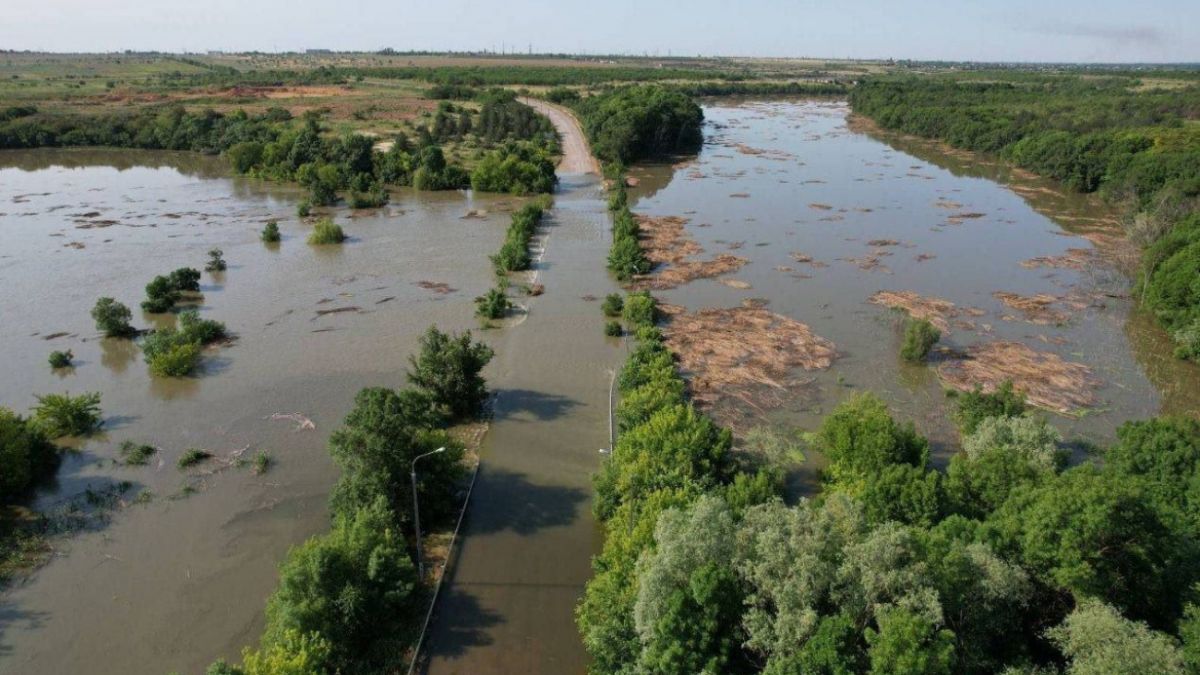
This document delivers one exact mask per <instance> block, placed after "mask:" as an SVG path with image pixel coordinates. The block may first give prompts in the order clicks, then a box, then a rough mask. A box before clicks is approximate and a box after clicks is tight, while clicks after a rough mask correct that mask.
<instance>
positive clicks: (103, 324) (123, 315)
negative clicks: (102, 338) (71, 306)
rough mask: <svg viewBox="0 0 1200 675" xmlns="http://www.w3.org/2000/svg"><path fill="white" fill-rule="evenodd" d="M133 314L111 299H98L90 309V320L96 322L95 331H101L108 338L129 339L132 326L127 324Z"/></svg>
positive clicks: (132, 330)
mask: <svg viewBox="0 0 1200 675" xmlns="http://www.w3.org/2000/svg"><path fill="white" fill-rule="evenodd" d="M132 318H133V312H130V311H129V308H128V307H126V306H125V305H122V304H121V303H119V302H117V301H116V300H114V299H112V298H108V297H105V298H100V299H99V300H97V301H96V305H95V306H94V307H92V319H94V320H95V321H96V329H97V330H100V331H103V332H104V334H105V335H106V336H108V337H129V336H130V335H133V334H134V333H135V332H136V331H134V329H133V326H131V325H130V324H129V321H130V319H132Z"/></svg>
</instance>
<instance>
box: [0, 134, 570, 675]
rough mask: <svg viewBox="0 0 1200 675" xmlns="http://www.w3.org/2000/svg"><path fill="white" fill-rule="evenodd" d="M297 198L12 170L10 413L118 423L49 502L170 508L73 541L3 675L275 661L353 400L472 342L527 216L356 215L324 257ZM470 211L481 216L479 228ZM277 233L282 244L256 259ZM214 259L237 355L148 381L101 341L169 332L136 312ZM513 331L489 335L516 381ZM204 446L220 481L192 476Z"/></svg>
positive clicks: (51, 155) (195, 182) (210, 180)
mask: <svg viewBox="0 0 1200 675" xmlns="http://www.w3.org/2000/svg"><path fill="white" fill-rule="evenodd" d="M301 197H302V194H301V193H300V192H298V191H297V190H296V189H294V188H288V187H286V186H281V185H279V184H271V183H263V182H260V181H252V180H247V179H242V178H236V177H231V176H229V175H228V171H227V169H226V168H225V164H224V162H222V161H221V160H219V159H216V158H208V157H202V156H199V155H194V154H173V153H146V152H132V151H130V152H126V151H112V150H101V151H95V150H88V151H36V152H6V153H2V154H0V223H2V224H3V232H4V246H3V248H2V249H0V287H3V288H4V291H5V292H4V293H3V294H2V295H0V317H3V320H2V321H0V346H2V348H3V353H4V355H5V357H4V359H3V360H2V361H0V405H2V406H5V407H9V408H12V409H14V410H17V411H19V412H24V411H26V410H27V409H28V408H29V407H30V406H31V405H33V404H34V403H35V399H34V395H35V394H46V393H52V392H63V391H69V392H71V393H82V392H85V391H98V392H100V393H101V395H102V403H101V405H102V408H103V410H104V417H105V425H104V433H103V434H100V435H98V436H96V437H94V438H92V439H89V440H87V441H86V442H84V443H82V444H81V446H80V448H79V450H78V452H75V453H71V454H69V455H68V456H67V457H66V459H65V461H64V464H63V467H62V469H61V471H60V472H59V475H58V479H57V483H56V485H55V486H54V487H53V489H51V490H48V491H46V492H45V493H44V494H43V495H41V496H40V498H39V504H40V505H41V506H43V507H46V508H52V507H53V506H54V505H56V504H61V503H63V502H64V501H67V500H69V499H71V498H72V497H75V496H77V495H79V494H81V493H83V492H84V491H85V490H87V489H89V488H90V489H92V490H94V491H103V490H105V489H108V488H111V487H112V486H113V485H114V484H115V483H116V482H117V481H130V482H131V483H132V484H133V487H132V488H131V489H130V490H129V491H128V492H126V493H125V499H126V500H127V501H129V500H132V499H133V498H135V497H136V496H137V495H138V494H139V493H142V492H149V493H152V495H153V499H152V500H151V501H150V502H149V503H145V504H141V503H138V504H133V503H130V504H127V505H126V506H124V507H122V508H118V509H116V510H115V512H113V513H112V514H111V517H110V518H109V519H108V520H107V522H106V523H103V524H98V525H96V526H95V527H93V528H91V529H90V530H89V531H85V532H83V533H78V534H76V535H74V536H70V537H64V538H59V539H56V541H55V543H56V549H57V550H56V552H55V555H54V558H53V559H52V560H51V561H50V562H49V563H48V564H47V565H46V566H45V567H43V568H41V569H39V570H37V571H36V572H35V573H34V574H33V575H32V576H31V577H30V578H29V579H27V580H25V581H23V582H18V584H17V585H16V586H15V587H14V588H12V589H10V590H8V591H7V592H5V593H4V594H3V595H0V671H2V672H5V673H13V674H17V673H78V672H95V673H118V672H147V673H164V672H170V671H179V672H181V673H195V672H202V671H203V669H204V667H205V665H207V664H208V663H210V662H211V661H212V660H213V659H215V658H217V657H222V656H223V657H226V658H235V657H237V656H238V654H239V653H240V650H241V648H242V646H244V645H251V644H254V643H256V642H257V640H258V636H259V633H260V632H261V628H262V609H263V606H264V601H265V600H266V598H267V596H268V595H269V594H270V593H271V591H272V590H273V589H274V588H275V585H276V581H277V575H276V566H277V564H278V563H279V561H280V560H282V559H283V556H284V554H285V552H286V551H287V549H288V548H289V547H290V546H292V545H295V544H298V543H300V542H301V541H303V540H304V539H305V538H306V537H308V536H310V535H312V534H315V533H318V532H323V531H325V530H327V529H328V521H327V513H328V512H327V508H326V498H327V494H328V491H329V488H330V486H331V485H332V483H333V481H334V479H335V478H336V470H335V468H334V467H333V465H332V463H331V461H330V460H329V458H328V455H327V453H326V450H325V441H326V439H327V438H328V435H329V433H330V432H331V431H332V430H333V429H334V427H335V426H336V425H337V423H338V422H339V421H340V420H341V418H342V417H343V416H344V414H345V413H346V411H347V410H349V408H350V406H351V404H352V402H353V397H354V394H355V393H356V392H357V391H358V390H359V389H360V388H362V387H364V386H401V385H403V384H404V374H403V373H404V368H405V366H406V360H407V357H408V355H409V354H411V353H412V352H413V351H414V349H415V346H416V342H417V338H418V336H419V335H420V333H421V332H423V331H424V330H425V329H426V328H427V327H428V326H429V325H431V324H437V325H438V326H439V327H440V328H442V329H454V330H461V329H465V328H474V327H477V322H476V320H475V319H474V318H473V310H474V306H473V304H472V298H473V297H474V296H476V295H478V294H480V293H482V292H483V291H485V290H486V289H488V288H489V287H491V286H492V284H493V276H492V270H491V265H490V264H489V262H488V260H487V256H488V255H489V254H490V253H493V252H494V251H495V250H496V249H497V248H498V247H499V245H500V243H501V241H502V240H503V237H504V231H505V228H506V227H507V224H508V218H509V216H508V213H507V211H510V210H511V209H512V208H514V207H515V206H517V205H519V201H518V200H516V199H511V198H504V197H481V196H475V197H471V196H470V195H466V194H463V193H424V194H417V193H408V192H404V191H397V192H396V193H394V194H393V198H394V201H393V203H392V204H390V205H389V206H387V207H385V208H384V209H381V210H378V211H361V212H357V213H351V212H350V211H347V210H339V211H338V212H337V213H335V214H334V215H335V218H336V220H337V221H338V222H339V223H340V224H342V225H343V227H344V229H345V230H346V232H347V234H348V235H349V236H350V240H349V241H348V242H347V243H345V244H344V245H342V246H340V247H339V246H331V247H312V246H309V245H307V244H306V243H305V237H306V235H307V231H308V229H309V226H308V225H306V224H304V223H301V222H300V221H299V220H298V219H297V218H296V216H295V208H296V204H297V202H298V201H299V200H300V198H301ZM473 209H474V210H483V211H486V213H485V214H484V215H483V216H482V217H473V218H463V216H464V215H465V214H467V212H468V211H470V210H473ZM270 218H277V219H278V220H279V226H280V230H281V231H282V234H283V241H282V243H281V244H279V245H271V246H268V245H264V244H263V243H261V242H260V241H259V231H260V230H261V229H262V227H263V224H264V223H265V222H266V221H267V220H268V219H270ZM213 247H217V248H220V249H222V250H223V251H224V254H225V259H226V260H227V261H228V263H229V269H228V270H227V271H226V272H224V273H219V274H208V273H205V274H204V276H203V279H202V280H201V286H202V290H203V293H204V300H203V303H202V304H201V305H200V314H201V316H203V317H206V318H213V319H218V320H220V321H224V322H225V323H226V325H227V326H228V328H229V330H230V331H231V332H232V333H233V334H234V335H235V336H236V339H235V340H234V341H233V342H232V344H230V345H228V346H222V347H218V348H214V349H210V350H209V351H208V352H206V354H205V356H204V360H203V367H202V369H201V372H200V373H199V374H198V376H196V377H192V378H184V379H163V378H154V377H151V376H150V374H149V373H148V371H147V367H146V364H145V363H144V362H143V360H142V357H141V354H140V351H139V350H138V349H137V348H136V347H135V346H133V345H132V344H131V343H130V342H129V341H125V340H114V339H104V338H102V337H101V336H100V335H99V334H98V333H97V331H96V329H95V326H94V324H93V321H92V319H91V317H90V316H89V311H90V309H91V307H92V305H93V304H94V303H95V301H96V299H97V298H98V297H100V296H112V297H114V298H117V299H118V300H120V301H122V302H124V303H125V304H126V305H128V306H130V307H131V308H133V309H134V324H135V325H136V326H139V327H144V326H154V325H160V322H162V321H164V319H162V318H159V317H151V316H143V315H142V314H141V312H140V310H139V309H138V308H137V307H138V304H139V303H140V301H141V300H142V298H143V287H144V286H145V284H146V283H147V282H149V281H150V279H151V278H152V277H153V276H154V275H156V274H164V273H167V272H169V271H171V270H173V269H175V268H177V267H182V266H191V267H196V268H198V269H199V268H203V266H204V262H205V259H206V252H207V251H208V250H209V249H210V248H213ZM422 282H429V283H432V284H446V286H445V287H441V289H440V290H438V289H437V288H434V289H430V288H426V287H423V285H422ZM428 285H429V284H428V283H427V284H425V286H428ZM348 308H349V309H348ZM325 310H339V311H335V312H332V313H325V314H319V313H318V312H322V311H325ZM166 320H167V321H169V320H170V319H166ZM511 334H512V331H486V332H484V333H483V335H484V338H485V339H486V340H488V341H489V342H490V343H492V344H493V346H494V347H495V348H496V350H497V352H498V353H499V354H500V359H501V360H504V359H510V358H511V356H509V355H508V354H509V347H508V342H509V341H510V339H511V338H510V335H511ZM65 349H71V350H72V351H73V352H74V354H75V364H76V365H75V367H74V368H73V369H71V370H69V371H65V372H54V371H52V370H51V369H50V368H49V366H48V365H47V362H46V359H47V356H48V355H49V353H50V352H51V351H52V350H65ZM515 367H516V366H515V365H512V364H496V366H494V367H493V368H491V369H489V377H493V378H494V377H499V376H501V374H502V373H503V371H504V370H505V369H510V368H515ZM275 413H285V414H290V413H299V414H301V415H303V416H306V417H308V418H310V419H311V420H312V422H313V424H314V425H315V429H298V428H297V427H298V423H297V422H295V421H293V420H289V419H271V416H272V415H273V414H275ZM126 439H132V440H135V441H137V442H144V443H149V444H151V445H155V446H157V447H158V448H160V452H159V453H158V455H157V456H156V457H155V458H154V459H153V460H152V461H151V464H150V465H149V466H144V467H122V466H117V465H115V463H114V462H113V460H114V458H115V457H116V446H117V445H118V444H119V443H120V442H121V441H123V440H126ZM187 448H204V449H207V450H209V451H211V452H212V453H214V455H216V456H217V461H213V462H210V463H209V464H208V465H206V467H204V468H202V469H201V470H197V471H190V472H184V471H181V470H179V469H178V468H177V467H176V460H177V458H178V457H179V456H180V454H182V453H183V452H184V451H185V449H187ZM259 450H265V451H268V452H269V453H270V454H271V455H272V457H273V458H274V459H275V462H276V464H275V466H274V467H273V468H272V469H271V470H270V471H268V472H267V473H265V474H264V475H261V476H255V475H254V474H253V472H252V471H251V470H250V469H249V468H248V467H246V468H238V467H235V466H229V467H228V468H224V466H225V464H227V463H230V462H224V461H221V460H226V459H229V458H232V457H233V456H234V455H235V454H236V453H237V452H239V451H243V452H244V456H245V457H246V458H249V457H250V456H251V455H252V454H253V453H255V452H257V451H259ZM593 452H594V450H593ZM216 469H219V470H216ZM210 470H216V471H214V472H212V473H210V474H209V473H208V472H209V471H210ZM205 474H208V475H205ZM185 485H187V486H190V487H191V488H192V489H195V490H196V492H195V493H194V494H191V495H190V496H188V495H186V494H185V491H184V486H185ZM173 497H175V498H173Z"/></svg>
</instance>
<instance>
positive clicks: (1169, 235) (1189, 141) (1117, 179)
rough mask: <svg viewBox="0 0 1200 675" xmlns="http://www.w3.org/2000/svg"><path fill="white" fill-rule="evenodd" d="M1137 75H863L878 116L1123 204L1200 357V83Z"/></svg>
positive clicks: (1169, 313) (1146, 287)
mask: <svg viewBox="0 0 1200 675" xmlns="http://www.w3.org/2000/svg"><path fill="white" fill-rule="evenodd" d="M1141 84H1142V83H1141V82H1140V81H1139V80H1136V79H1133V78H1129V77H1087V78H1084V77H1079V76H1061V75H1053V76H1052V75H1033V74H1016V75H1007V74H996V73H992V74H989V75H988V77H987V79H977V78H975V77H960V78H953V79H951V78H942V77H937V78H933V77H925V78H915V77H884V78H876V79H869V80H867V81H865V82H863V83H862V84H860V85H859V86H857V87H855V88H854V90H853V91H852V92H851V94H850V102H851V105H852V106H853V108H854V110H855V111H856V112H859V113H862V114H864V115H866V116H868V117H870V118H872V119H874V120H875V121H876V122H877V123H879V125H880V126H882V127H884V128H887V129H895V130H899V131H903V132H905V133H911V134H916V135H919V136H924V137H927V138H936V139H940V140H943V141H946V142H948V143H950V144H951V145H953V146H955V147H959V148H966V149H969V150H976V151H982V152H991V153H998V154H999V155H1000V156H1001V157H1004V158H1005V159H1008V160H1009V161H1012V162H1013V163H1014V164H1016V165H1018V166H1020V167H1023V168H1026V169H1029V170H1031V171H1034V172H1036V173H1039V174H1041V175H1044V176H1048V177H1051V178H1055V179H1057V180H1060V181H1062V182H1063V183H1064V184H1066V185H1067V186H1068V187H1070V188H1072V189H1075V190H1079V191H1082V192H1099V193H1100V194H1101V195H1103V196H1105V197H1106V198H1108V199H1110V200H1112V201H1114V202H1116V203H1118V204H1122V205H1124V206H1125V207H1126V209H1127V211H1128V215H1127V217H1126V223H1127V226H1128V230H1129V234H1130V235H1131V236H1132V237H1133V238H1134V239H1135V241H1137V242H1138V243H1140V244H1142V245H1144V246H1146V247H1147V248H1146V252H1145V255H1144V258H1143V261H1142V267H1141V274H1140V279H1139V286H1138V291H1139V292H1138V297H1139V299H1140V300H1141V301H1142V302H1143V303H1144V305H1145V306H1146V307H1147V308H1148V309H1150V310H1151V311H1152V312H1153V313H1154V314H1155V315H1156V316H1157V317H1158V319H1159V321H1160V322H1161V323H1162V324H1163V325H1164V327H1166V328H1167V329H1168V330H1169V331H1170V332H1171V334H1172V336H1173V337H1174V339H1175V341H1176V343H1177V345H1178V350H1177V351H1178V354H1179V356H1181V357H1186V358H1196V357H1200V286H1196V284H1194V283H1193V281H1194V279H1195V278H1197V276H1198V275H1200V221H1198V220H1197V215H1196V213H1197V211H1200V208H1198V207H1197V204H1198V203H1200V126H1197V124H1196V120H1197V119H1200V86H1197V85H1195V84H1190V85H1187V86H1183V87H1179V88H1169V89H1167V88H1156V87H1148V88H1142V87H1140V86H1139V85H1141Z"/></svg>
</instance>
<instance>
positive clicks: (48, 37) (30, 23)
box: [0, 0, 1200, 63]
mask: <svg viewBox="0 0 1200 675" xmlns="http://www.w3.org/2000/svg"><path fill="white" fill-rule="evenodd" d="M383 47H391V48H393V49H396V50H399V51H407V50H432V51H481V50H493V51H501V50H506V51H517V52H522V53H524V52H527V51H530V50H532V51H534V52H538V53H562V52H566V53H585V54H637V55H643V54H647V55H658V56H667V55H675V56H681V55H682V56H696V55H703V56H794V57H803V56H809V57H822V58H896V59H917V60H963V61H1043V62H1044V61H1054V62H1106V63H1107V62H1200V0H1142V1H1140V2H1130V1H1129V0H1123V1H1118V0H890V1H887V0H837V1H836V2H819V1H815V0H791V1H788V0H637V1H635V0H601V1H597V0H556V1H555V2H547V1H545V0H502V1H497V0H490V1H485V0H419V1H415V2H414V1H413V0H203V1H197V0H0V49H16V50H26V49H28V50H40V51H57V52H93V51H121V50H125V49H133V50H157V51H171V52H182V51H192V52H197V51H207V50H225V51H251V50H257V51H292V50H303V49H308V48H324V49H335V50H361V51H371V50H376V49H380V48H383Z"/></svg>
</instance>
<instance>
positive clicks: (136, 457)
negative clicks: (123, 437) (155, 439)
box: [117, 440, 158, 466]
mask: <svg viewBox="0 0 1200 675" xmlns="http://www.w3.org/2000/svg"><path fill="white" fill-rule="evenodd" d="M156 452H158V448H156V447H154V446H153V445H146V444H145V443H134V442H133V441H128V440H127V441H122V442H121V446H120V447H119V448H117V453H118V454H119V455H120V456H121V461H123V462H124V463H125V464H127V465H129V466H143V465H145V464H148V463H149V462H150V458H151V457H152V456H154V453H156Z"/></svg>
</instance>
